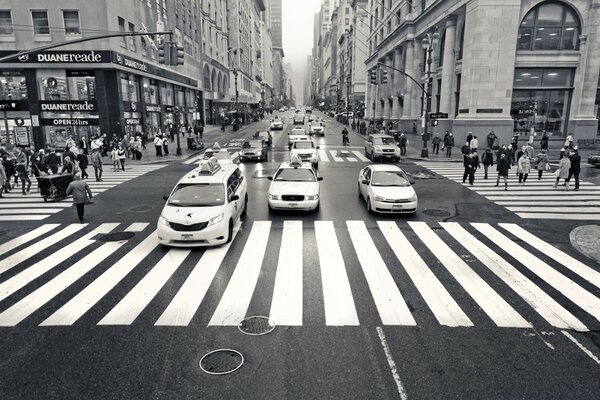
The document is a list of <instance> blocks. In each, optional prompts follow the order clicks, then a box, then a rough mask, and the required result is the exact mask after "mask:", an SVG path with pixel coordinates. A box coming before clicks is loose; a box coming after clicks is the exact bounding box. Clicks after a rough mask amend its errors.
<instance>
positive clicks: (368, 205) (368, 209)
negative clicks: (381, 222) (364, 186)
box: [366, 197, 373, 214]
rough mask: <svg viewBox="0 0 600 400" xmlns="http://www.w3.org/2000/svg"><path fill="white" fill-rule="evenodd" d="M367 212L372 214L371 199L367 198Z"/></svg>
mask: <svg viewBox="0 0 600 400" xmlns="http://www.w3.org/2000/svg"><path fill="white" fill-rule="evenodd" d="M366 201H367V211H368V212H369V213H370V214H372V213H373V209H372V208H371V199H370V198H368V197H367V200H366Z"/></svg>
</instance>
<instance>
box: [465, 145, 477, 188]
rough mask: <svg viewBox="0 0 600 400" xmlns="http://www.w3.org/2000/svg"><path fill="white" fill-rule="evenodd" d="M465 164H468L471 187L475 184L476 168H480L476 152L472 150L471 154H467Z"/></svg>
mask: <svg viewBox="0 0 600 400" xmlns="http://www.w3.org/2000/svg"><path fill="white" fill-rule="evenodd" d="M467 162H468V164H469V185H471V186H473V183H474V182H475V172H476V171H477V168H479V167H480V165H479V156H478V155H477V152H476V151H474V150H473V151H472V152H471V154H469V158H468V160H467Z"/></svg>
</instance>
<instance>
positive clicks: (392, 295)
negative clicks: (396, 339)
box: [346, 221, 417, 326]
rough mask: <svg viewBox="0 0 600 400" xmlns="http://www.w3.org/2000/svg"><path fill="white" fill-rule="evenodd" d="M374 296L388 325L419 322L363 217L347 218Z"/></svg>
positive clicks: (379, 310)
mask: <svg viewBox="0 0 600 400" xmlns="http://www.w3.org/2000/svg"><path fill="white" fill-rule="evenodd" d="M346 225H347V227H348V232H349V233H350V239H351V240H352V243H353V245H354V250H355V251H356V255H357V256H358V260H359V262H360V266H361V267H362V270H363V273H364V274H365V278H366V279H367V284H368V285H369V289H370V290H371V296H372V297H373V300H374V301H375V305H376V306H377V311H378V312H379V316H380V318H381V321H382V323H383V324H384V325H411V326H414V325H417V323H416V322H415V319H414V318H413V316H412V314H411V313H410V310H409V309H408V306H407V305H406V302H405V301H404V299H403V298H402V294H401V293H400V289H398V286H397V285H396V282H395V281H394V277H393V276H392V274H391V273H390V271H389V270H388V268H387V266H386V265H385V261H383V258H381V254H380V253H379V251H378V250H377V247H375V243H373V239H372V238H371V235H369V232H368V231H367V227H366V225H365V223H364V222H363V221H346Z"/></svg>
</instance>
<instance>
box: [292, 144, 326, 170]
mask: <svg viewBox="0 0 600 400" xmlns="http://www.w3.org/2000/svg"><path fill="white" fill-rule="evenodd" d="M318 149H319V146H315V144H314V143H313V141H312V140H296V141H294V142H293V143H292V148H291V149H290V159H293V158H294V157H298V158H300V160H301V161H302V162H310V163H311V164H312V165H314V166H315V167H317V166H318V165H319V158H318V157H317V150H318Z"/></svg>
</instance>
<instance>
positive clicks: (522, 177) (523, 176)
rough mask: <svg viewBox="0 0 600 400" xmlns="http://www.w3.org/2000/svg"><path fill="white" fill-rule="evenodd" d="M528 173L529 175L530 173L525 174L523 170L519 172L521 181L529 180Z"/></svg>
mask: <svg viewBox="0 0 600 400" xmlns="http://www.w3.org/2000/svg"><path fill="white" fill-rule="evenodd" d="M527 175H529V174H524V173H522V172H519V183H525V181H526V180H527Z"/></svg>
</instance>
